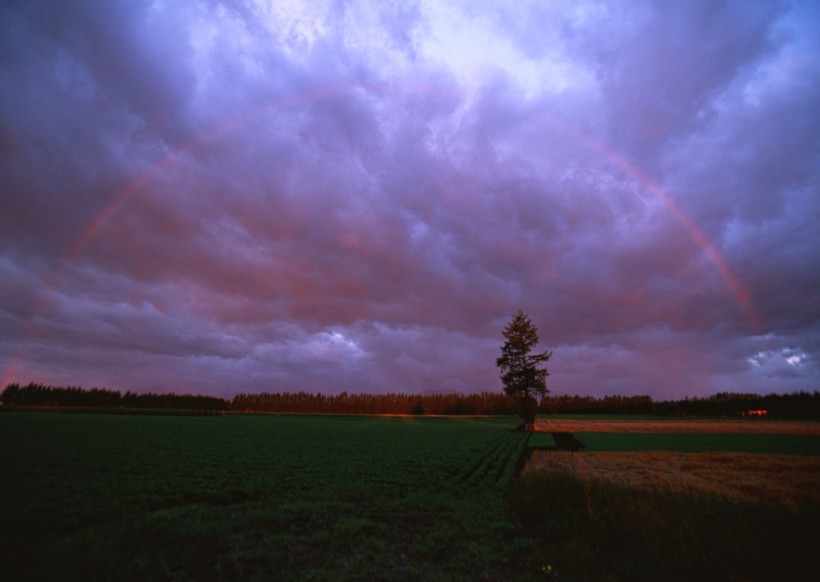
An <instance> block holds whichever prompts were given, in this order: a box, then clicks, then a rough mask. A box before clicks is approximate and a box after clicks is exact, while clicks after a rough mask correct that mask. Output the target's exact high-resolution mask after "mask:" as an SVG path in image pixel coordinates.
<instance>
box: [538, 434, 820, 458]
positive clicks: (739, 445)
mask: <svg viewBox="0 0 820 582" xmlns="http://www.w3.org/2000/svg"><path fill="white" fill-rule="evenodd" d="M573 436H574V437H575V438H576V439H578V440H579V441H581V442H582V443H584V444H585V445H586V447H585V448H584V449H583V450H584V451H676V452H681V453H706V452H715V451H721V452H734V453H761V454H781V455H808V456H814V457H816V456H820V438H818V437H816V436H813V435H779V434H732V433H716V434H710V433H626V432H577V433H573ZM529 446H530V447H531V448H536V449H539V448H540V449H548V448H550V447H554V446H555V442H554V441H553V439H552V436H551V435H550V433H548V432H540V433H535V434H533V436H532V438H531V439H530V442H529Z"/></svg>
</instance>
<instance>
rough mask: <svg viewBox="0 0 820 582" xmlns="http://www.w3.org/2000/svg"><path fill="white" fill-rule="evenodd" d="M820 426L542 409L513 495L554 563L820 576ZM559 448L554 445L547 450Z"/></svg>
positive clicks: (694, 573)
mask: <svg viewBox="0 0 820 582" xmlns="http://www.w3.org/2000/svg"><path fill="white" fill-rule="evenodd" d="M819 428H820V425H819V424H818V423H813V422H782V421H769V420H766V421H760V420H692V419H673V420H659V419H624V420H617V419H607V420H604V419H590V418H574V419H567V418H563V419H554V418H550V419H542V420H540V421H539V429H541V430H544V431H567V432H569V431H573V434H574V436H575V437H576V438H577V439H578V440H580V441H581V442H583V443H584V444H585V445H587V446H586V448H584V449H583V451H582V452H580V453H575V454H572V453H569V452H565V451H557V450H554V442H553V440H552V437H551V435H550V434H549V432H539V433H535V434H534V435H533V437H532V438H531V439H530V441H529V446H530V447H531V450H532V451H533V453H532V455H531V456H530V458H529V460H528V462H527V465H526V468H525V471H524V473H523V475H522V476H521V477H520V478H518V479H517V480H515V481H514V482H513V484H512V493H511V495H510V499H511V505H512V507H513V508H514V509H515V510H516V511H517V513H518V515H519V517H520V519H521V521H522V522H523V523H526V524H528V527H529V531H530V532H531V534H532V535H533V536H535V537H536V538H537V539H538V540H539V543H540V547H541V551H542V555H543V556H544V560H546V561H549V562H550V570H549V573H551V574H555V573H557V572H560V573H561V574H562V578H563V579H567V578H569V579H580V580H644V579H645V580H661V579H663V580H690V579H698V580H775V579H778V580H781V579H782V580H815V579H817V577H818V574H820V568H818V567H817V566H816V564H815V559H814V555H815V551H816V547H817V544H818V543H820V535H818V520H820V430H818V429H819ZM550 449H553V450H550Z"/></svg>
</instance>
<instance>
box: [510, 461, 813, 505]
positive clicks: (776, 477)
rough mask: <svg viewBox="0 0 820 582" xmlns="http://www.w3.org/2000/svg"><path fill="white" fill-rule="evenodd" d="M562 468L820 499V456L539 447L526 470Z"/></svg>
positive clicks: (645, 482)
mask: <svg viewBox="0 0 820 582" xmlns="http://www.w3.org/2000/svg"><path fill="white" fill-rule="evenodd" d="M550 468H553V469H554V468H561V469H564V470H567V471H572V472H574V473H575V474H577V475H580V476H582V477H583V478H585V479H606V480H609V481H611V482H613V483H618V484H622V485H626V486H630V487H640V488H646V489H662V490H672V491H675V492H692V493H700V494H710V495H716V496H719V497H723V498H727V499H732V500H737V501H764V502H768V503H774V504H780V505H786V506H789V507H796V506H797V505H798V504H801V503H805V502H811V503H818V504H820V458H818V457H800V456H794V455H761V454H757V453H677V452H658V451H652V452H617V453H613V452H587V453H580V454H575V455H571V454H570V453H566V452H563V451H536V452H535V453H534V454H533V455H532V457H531V458H530V460H529V461H528V462H527V466H526V468H525V469H524V470H525V471H533V470H539V469H550Z"/></svg>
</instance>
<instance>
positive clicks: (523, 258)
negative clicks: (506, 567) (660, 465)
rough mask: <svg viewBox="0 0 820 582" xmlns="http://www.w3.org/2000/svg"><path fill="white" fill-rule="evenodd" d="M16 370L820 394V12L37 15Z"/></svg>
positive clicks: (19, 134)
mask: <svg viewBox="0 0 820 582" xmlns="http://www.w3.org/2000/svg"><path fill="white" fill-rule="evenodd" d="M0 16H2V17H0V47H2V49H3V50H2V51H0V100H1V101H2V103H3V104H4V105H3V108H2V109H1V110H0V299H2V300H1V301H0V337H2V338H3V339H2V341H0V370H2V373H3V378H2V380H3V381H6V382H9V381H15V380H16V381H20V382H27V381H30V380H34V381H40V382H50V383H69V384H83V385H87V386H91V385H106V386H110V387H112V388H119V389H132V390H149V389H150V390H176V391H195V392H204V393H213V394H219V395H224V396H230V395H232V394H234V393H236V392H238V391H258V390H302V389H304V390H321V391H327V392H340V391H342V390H347V391H349V392H350V391H354V392H355V391H386V390H396V391H408V392H424V391H428V390H433V391H436V390H459V391H464V392H468V391H477V390H497V389H499V381H498V379H497V372H496V370H495V368H494V360H495V357H496V355H497V350H498V348H499V346H500V342H501V337H500V331H501V328H502V327H503V326H504V324H505V322H506V319H507V318H508V317H509V314H510V313H511V312H512V311H514V310H515V309H518V308H521V309H524V310H525V311H527V312H528V313H529V314H530V315H531V316H532V318H533V320H534V321H535V323H536V324H537V325H538V327H539V330H540V331H541V337H542V341H543V345H544V347H545V348H549V349H553V350H554V352H555V356H554V358H553V361H552V367H551V376H550V381H551V387H552V389H553V391H555V392H559V393H562V392H569V393H582V394H614V393H622V394H640V393H649V394H652V395H654V396H656V397H659V398H665V397H679V396H683V395H704V394H709V393H712V392H715V391H718V390H755V391H761V392H766V391H785V390H801V389H803V390H807V389H808V390H811V389H816V388H817V380H818V374H819V372H818V368H817V364H816V362H817V361H818V358H820V339H819V338H820V334H818V332H820V323H818V313H820V309H818V306H819V305H820V299H819V298H818V291H817V289H818V288H820V280H818V276H817V275H816V274H815V271H816V269H814V268H812V267H813V266H814V265H816V264H817V263H818V251H817V245H816V241H817V240H818V239H820V232H819V231H818V227H817V224H820V222H818V220H817V219H818V214H820V212H818V211H819V210H820V208H818V200H820V196H819V195H818V194H819V193H818V191H817V188H818V184H819V183H820V179H818V178H820V176H818V170H817V168H820V163H818V152H819V151H820V148H818V145H820V144H819V143H818V140H819V139H820V138H819V137H818V136H820V116H818V115H817V113H816V112H815V109H816V107H815V106H814V104H815V103H816V102H817V100H818V92H820V61H818V57H817V54H818V53H817V51H816V50H815V49H816V41H815V40H813V37H812V31H813V30H814V29H813V28H812V27H806V26H805V22H806V21H807V20H809V21H811V20H812V19H814V22H815V23H816V22H817V20H816V19H817V17H818V15H817V13H816V11H815V10H813V9H812V8H811V7H810V6H808V4H804V3H797V4H795V5H794V6H792V7H788V6H785V5H780V4H778V3H766V4H755V5H747V4H733V3H717V4H715V3H713V2H702V3H700V2H698V3H687V4H686V5H677V4H675V5H674V6H671V5H668V3H663V2H658V3H655V2H624V3H619V2H607V3H580V4H578V3H571V4H566V5H562V4H555V5H549V6H546V5H542V4H541V3H533V5H532V6H529V5H525V4H518V5H516V6H514V7H509V6H506V5H505V4H504V3H499V4H498V5H495V6H488V7H484V8H482V9H481V10H476V9H475V8H466V7H462V6H459V5H458V4H457V3H455V4H454V3H446V4H444V3H434V2H418V3H413V4H407V3H394V4H391V3H374V4H373V5H368V4H365V3H358V4H356V5H355V6H354V5H336V4H332V3H328V6H322V5H321V4H313V3H311V4H309V5H302V4H299V3H297V4H296V5H294V6H291V7H286V6H283V5H278V4H274V5H267V4H264V3H260V4H258V5H257V4H255V3H235V4H231V3H224V4H210V3H187V4H184V5H179V6H176V5H162V4H160V3H154V2H150V1H145V2H122V3H119V2H113V3H112V2H103V3H96V2H83V3H68V4H62V5H60V6H56V7H54V6H51V5H50V4H48V3H38V2H28V3H17V4H11V5H9V6H7V7H5V8H4V9H3V10H2V15H0Z"/></svg>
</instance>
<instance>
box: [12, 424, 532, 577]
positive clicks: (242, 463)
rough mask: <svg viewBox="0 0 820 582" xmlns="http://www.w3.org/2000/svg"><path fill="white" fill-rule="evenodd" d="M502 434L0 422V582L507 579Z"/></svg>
mask: <svg viewBox="0 0 820 582" xmlns="http://www.w3.org/2000/svg"><path fill="white" fill-rule="evenodd" d="M516 424H517V422H516V421H515V420H514V419H461V420H459V419H423V418H422V419H416V418H384V417H349V416H338V417H334V416H266V415H258V416H256V415H229V416H224V417H165V416H123V415H116V416H114V415H86V414H35V413H3V414H0V466H2V477H0V528H2V539H3V540H5V541H4V542H3V543H2V550H0V561H1V562H2V564H3V572H5V573H6V574H11V578H5V576H4V578H5V579H9V580H11V579H15V580H17V579H68V578H70V579H140V580H144V579H236V578H243V579H254V578H256V579H386V578H392V579H397V578H398V579H431V578H432V579H436V578H440V579H453V578H464V579H477V578H481V577H486V578H496V579H497V578H507V577H509V576H511V575H512V574H513V573H514V572H517V571H518V569H519V565H518V564H517V563H516V561H515V555H516V553H518V552H520V551H522V548H524V549H526V548H525V546H526V540H521V542H520V544H519V545H518V546H516V545H515V544H510V543H508V542H507V541H506V540H509V539H510V538H511V537H514V535H513V533H514V532H515V531H516V528H517V527H518V526H517V524H516V522H515V521H514V520H513V519H512V517H511V516H510V514H509V512H508V511H507V510H506V504H505V498H504V492H505V491H506V488H507V484H508V483H509V481H510V479H511V477H512V476H513V474H514V472H515V470H516V463H517V462H518V460H519V457H520V455H521V452H522V450H523V447H524V444H525V441H526V438H527V435H526V434H524V433H520V432H514V431H513V430H512V429H513V428H514V427H515V426H516ZM522 544H523V545H522ZM519 546H520V547H519Z"/></svg>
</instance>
